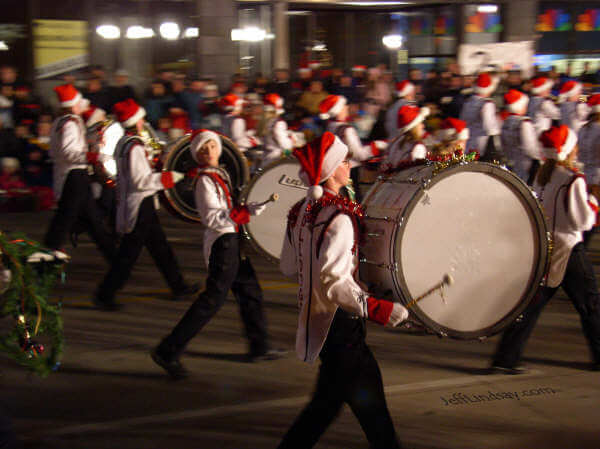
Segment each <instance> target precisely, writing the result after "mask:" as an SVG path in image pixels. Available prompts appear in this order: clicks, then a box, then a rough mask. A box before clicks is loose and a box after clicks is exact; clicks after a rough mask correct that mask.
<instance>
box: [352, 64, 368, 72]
mask: <svg viewBox="0 0 600 449" xmlns="http://www.w3.org/2000/svg"><path fill="white" fill-rule="evenodd" d="M352 71H353V72H366V71H367V66H366V65H355V66H354V67H352Z"/></svg>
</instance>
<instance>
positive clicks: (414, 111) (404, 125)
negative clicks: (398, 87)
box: [398, 104, 429, 134]
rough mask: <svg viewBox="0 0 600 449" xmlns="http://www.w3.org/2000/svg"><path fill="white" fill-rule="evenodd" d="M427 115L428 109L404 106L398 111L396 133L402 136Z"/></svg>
mask: <svg viewBox="0 0 600 449" xmlns="http://www.w3.org/2000/svg"><path fill="white" fill-rule="evenodd" d="M428 115H429V108H428V107H423V108H419V107H417V106H412V105H408V104H407V105H404V106H402V107H401V108H400V109H399V110H398V132H399V134H404V133H405V132H407V131H410V130H411V129H413V128H414V127H415V126H417V125H418V124H419V123H421V122H422V121H423V120H425V117H427V116H428Z"/></svg>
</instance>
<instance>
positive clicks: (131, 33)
mask: <svg viewBox="0 0 600 449" xmlns="http://www.w3.org/2000/svg"><path fill="white" fill-rule="evenodd" d="M152 36H154V31H153V30H152V28H145V27H143V26H140V25H133V26H130V27H129V28H127V32H126V33H125V37H126V38H127V39H148V38H149V37H152Z"/></svg>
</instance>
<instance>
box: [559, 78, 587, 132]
mask: <svg viewBox="0 0 600 449" xmlns="http://www.w3.org/2000/svg"><path fill="white" fill-rule="evenodd" d="M581 90H582V86H581V83H579V82H577V81H567V82H565V83H564V84H563V85H562V87H561V88H560V94H559V95H558V99H559V101H560V124H561V125H567V126H568V127H569V128H571V129H572V130H573V132H575V134H577V133H578V132H579V130H580V129H581V127H582V126H583V125H585V122H586V121H587V118H588V114H589V113H590V110H589V108H588V106H587V105H586V104H585V103H582V102H580V101H579V99H580V95H581Z"/></svg>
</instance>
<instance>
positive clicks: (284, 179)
mask: <svg viewBox="0 0 600 449" xmlns="http://www.w3.org/2000/svg"><path fill="white" fill-rule="evenodd" d="M278 184H280V185H282V186H287V187H293V188H295V189H301V190H308V187H306V186H305V185H304V183H303V182H302V181H300V180H299V179H298V178H294V177H293V176H288V175H285V174H284V175H281V178H279V181H278Z"/></svg>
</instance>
